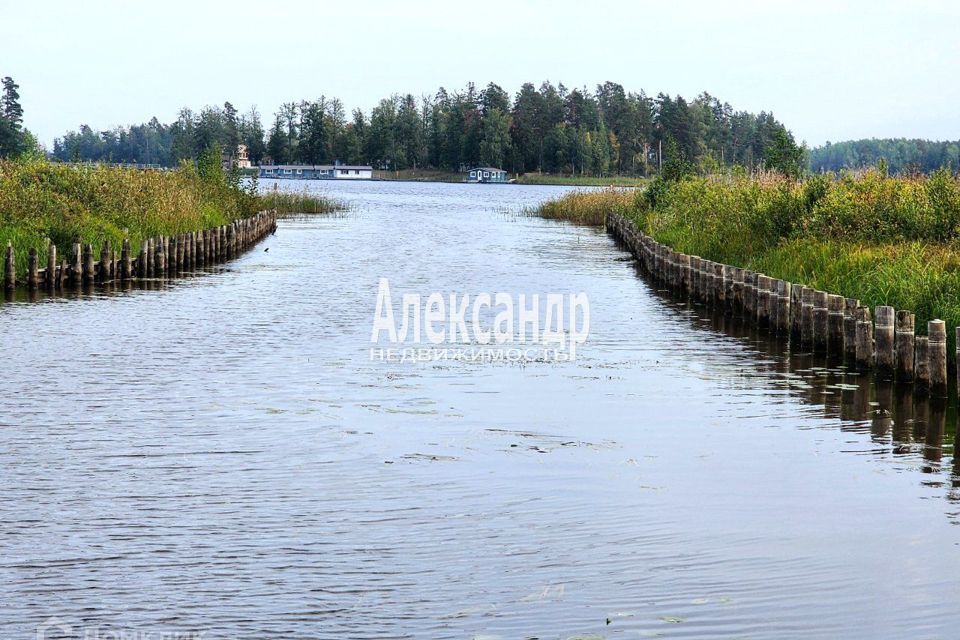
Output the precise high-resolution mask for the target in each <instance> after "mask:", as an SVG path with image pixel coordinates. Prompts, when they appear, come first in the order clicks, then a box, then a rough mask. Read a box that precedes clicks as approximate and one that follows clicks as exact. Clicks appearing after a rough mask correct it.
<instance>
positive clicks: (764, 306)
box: [754, 273, 770, 327]
mask: <svg viewBox="0 0 960 640" xmlns="http://www.w3.org/2000/svg"><path fill="white" fill-rule="evenodd" d="M769 311H770V278H769V276H765V275H763V274H762V273H758V274H757V312H756V314H755V318H754V321H755V322H756V325H757V326H758V327H767V326H769V324H770V316H769Z"/></svg>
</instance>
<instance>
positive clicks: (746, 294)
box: [743, 269, 757, 324]
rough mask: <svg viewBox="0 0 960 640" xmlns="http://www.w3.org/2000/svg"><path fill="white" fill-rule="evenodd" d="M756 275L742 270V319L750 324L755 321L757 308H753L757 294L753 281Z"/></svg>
mask: <svg viewBox="0 0 960 640" xmlns="http://www.w3.org/2000/svg"><path fill="white" fill-rule="evenodd" d="M756 275H757V274H755V273H754V272H753V271H750V270H749V269H744V270H743V317H744V319H745V320H746V321H747V322H748V323H750V324H753V322H754V321H755V320H756V314H757V308H756V307H755V306H754V301H755V300H756V293H757V287H756V284H755V283H756V280H754V276H756Z"/></svg>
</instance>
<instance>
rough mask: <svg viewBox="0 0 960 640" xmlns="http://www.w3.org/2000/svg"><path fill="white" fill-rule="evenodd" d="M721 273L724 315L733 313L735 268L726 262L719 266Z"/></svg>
mask: <svg viewBox="0 0 960 640" xmlns="http://www.w3.org/2000/svg"><path fill="white" fill-rule="evenodd" d="M721 271H722V273H723V312H724V314H726V315H730V314H732V313H733V277H734V273H735V271H736V270H735V269H734V268H733V267H731V266H730V265H728V264H725V265H723V266H722V267H721Z"/></svg>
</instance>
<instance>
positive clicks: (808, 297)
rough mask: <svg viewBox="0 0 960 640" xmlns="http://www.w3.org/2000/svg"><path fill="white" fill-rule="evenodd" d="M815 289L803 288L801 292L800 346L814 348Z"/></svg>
mask: <svg viewBox="0 0 960 640" xmlns="http://www.w3.org/2000/svg"><path fill="white" fill-rule="evenodd" d="M814 292H815V289H813V288H812V287H803V288H802V289H801V290H800V346H802V347H804V348H807V347H811V346H813V294H814Z"/></svg>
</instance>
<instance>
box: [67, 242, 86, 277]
mask: <svg viewBox="0 0 960 640" xmlns="http://www.w3.org/2000/svg"><path fill="white" fill-rule="evenodd" d="M82 282H83V249H82V248H81V246H80V243H79V242H74V243H73V250H72V251H71V252H70V285H71V286H73V287H79V286H80V284H81V283H82Z"/></svg>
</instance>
